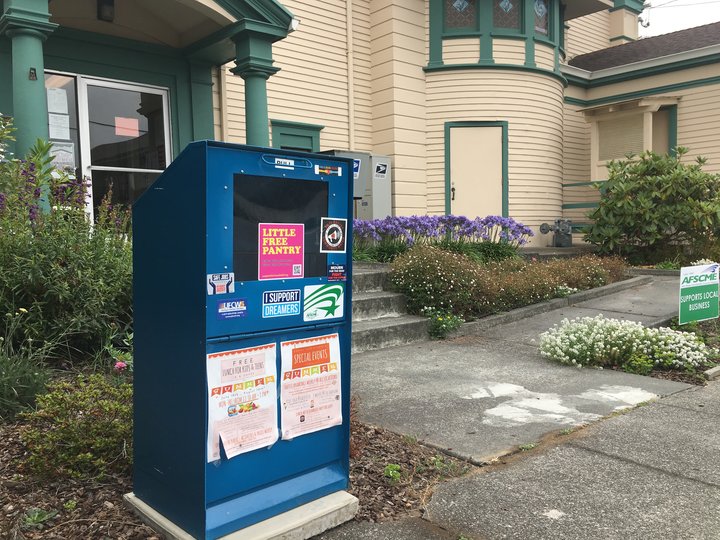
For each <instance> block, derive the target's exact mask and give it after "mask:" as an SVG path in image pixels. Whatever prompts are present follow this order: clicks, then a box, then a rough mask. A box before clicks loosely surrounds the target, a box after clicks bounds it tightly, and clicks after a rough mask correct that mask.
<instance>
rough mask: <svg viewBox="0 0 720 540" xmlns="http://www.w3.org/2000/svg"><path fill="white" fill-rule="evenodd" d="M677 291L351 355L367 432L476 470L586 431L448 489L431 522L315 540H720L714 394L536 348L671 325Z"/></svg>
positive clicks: (654, 286) (664, 284)
mask: <svg viewBox="0 0 720 540" xmlns="http://www.w3.org/2000/svg"><path fill="white" fill-rule="evenodd" d="M676 287H677V278H654V280H653V282H652V283H651V284H649V285H643V286H640V287H637V288H634V289H631V290H629V291H624V292H620V293H616V294H613V295H610V296H607V297H603V298H599V299H596V300H591V301H588V302H583V303H582V304H578V305H576V306H571V307H569V308H564V309H562V310H556V311H552V312H549V313H546V314H542V315H537V316H534V317H530V318H528V319H524V320H522V321H518V322H515V323H509V324H504V325H501V326H497V327H495V328H492V329H491V330H489V331H487V332H485V333H484V334H483V335H482V336H477V337H463V338H458V339H456V340H450V341H446V342H431V343H423V344H419V345H417V344H416V345H409V346H405V347H398V348H395V349H388V350H383V351H373V352H368V353H362V354H358V355H355V356H354V357H353V390H354V392H355V393H356V394H357V395H358V397H359V400H360V417H361V419H362V420H364V421H366V422H369V423H372V424H378V425H381V426H383V427H386V428H389V429H391V430H393V431H396V432H398V433H402V434H406V435H411V436H415V437H417V438H418V439H419V440H421V441H423V442H425V443H428V444H431V445H434V446H437V447H439V448H443V449H445V450H447V451H450V452H452V453H455V454H457V455H460V456H463V457H465V458H467V459H470V460H472V461H474V462H477V463H481V462H487V461H490V460H492V458H493V457H495V456H498V455H502V454H505V453H507V452H509V451H511V450H513V449H516V448H517V447H518V446H520V445H525V444H529V443H535V442H538V441H540V440H541V439H543V437H545V436H546V435H548V434H551V433H559V432H560V431H561V430H563V429H565V428H569V427H575V426H579V425H584V424H591V425H590V426H589V427H587V428H585V429H583V430H580V431H578V432H576V433H574V434H571V435H565V436H563V435H559V436H557V437H556V438H555V439H554V441H553V442H551V443H546V444H542V445H540V447H538V448H537V449H535V450H532V451H529V452H527V453H523V454H521V455H520V456H519V457H518V459H516V460H514V461H513V462H512V463H510V464H508V465H494V466H491V467H485V468H483V469H481V470H480V471H479V472H478V473H477V474H473V475H470V476H468V477H465V478H462V479H459V480H456V481H451V482H447V483H444V484H442V485H441V486H439V487H438V489H436V491H435V494H434V496H433V497H432V499H431V501H430V503H429V505H428V507H427V512H426V519H425V520H405V521H401V522H391V523H384V524H369V523H349V524H346V525H343V526H341V527H339V528H337V529H335V530H333V531H330V532H328V533H325V534H324V535H322V536H321V537H320V538H322V539H327V540H331V539H332V540H334V539H339V538H348V539H350V538H352V539H363V538H373V539H380V540H381V539H395V540H403V539H408V540H409V539H424V538H427V539H456V538H458V537H459V535H460V534H462V535H464V536H465V537H466V538H473V539H500V538H517V539H527V538H537V539H546V538H553V539H554V538H567V539H575V538H578V539H580V538H582V539H589V538H591V539H595V538H598V539H600V538H608V539H610V538H618V539H630V538H632V539H642V538H648V539H651V538H652V539H654V538H672V539H676V538H678V539H679V538H683V539H684V538H720V514H718V513H717V509H718V508H720V472H718V469H717V468H716V466H715V465H716V461H717V460H718V458H720V435H719V434H718V430H717V418H718V415H720V383H711V384H710V385H709V386H708V387H706V388H696V387H690V386H688V385H685V384H681V383H676V382H671V381H664V380H659V379H653V378H649V377H640V376H636V375H630V374H626V373H620V372H614V371H598V370H589V369H584V370H576V369H572V368H569V367H566V366H560V365H557V364H554V363H551V362H549V361H546V360H544V359H542V358H541V357H540V356H539V354H538V353H537V345H536V343H534V342H533V340H534V339H536V338H537V336H538V334H539V333H540V332H541V331H543V330H546V329H547V328H549V327H550V326H552V324H554V323H556V322H558V321H559V320H561V319H562V318H564V317H570V318H572V317H575V316H585V315H594V314H597V313H604V314H605V315H606V316H608V317H615V318H626V319H632V320H640V321H643V322H645V323H656V322H658V321H659V320H662V319H666V318H669V317H671V316H672V315H673V314H674V313H676V311H677V289H676ZM653 400H655V401H653ZM648 401H653V402H652V403H651V404H649V405H647V406H644V407H639V408H637V409H634V410H632V411H630V412H628V413H627V414H623V415H616V416H614V417H612V418H609V419H604V420H602V418H603V417H605V416H607V415H608V414H610V413H613V412H615V411H621V410H623V409H628V408H629V407H632V406H634V405H638V404H641V403H645V402H648Z"/></svg>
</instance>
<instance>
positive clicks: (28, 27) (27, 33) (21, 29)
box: [0, 0, 57, 155]
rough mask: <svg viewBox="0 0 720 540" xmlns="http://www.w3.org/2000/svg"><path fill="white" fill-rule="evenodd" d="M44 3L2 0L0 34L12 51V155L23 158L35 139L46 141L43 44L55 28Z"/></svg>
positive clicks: (31, 0) (46, 119) (38, 0)
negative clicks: (13, 143)
mask: <svg viewBox="0 0 720 540" xmlns="http://www.w3.org/2000/svg"><path fill="white" fill-rule="evenodd" d="M49 19H50V14H49V12H48V2H47V0H22V1H19V0H6V2H5V11H4V13H3V14H2V17H1V18H0V34H5V35H6V36H7V37H8V38H9V39H10V42H11V47H12V53H11V58H12V96H13V109H12V115H13V117H14V120H15V128H16V130H17V131H16V132H15V139H16V142H15V151H16V152H17V154H18V155H22V154H24V153H25V152H26V151H27V150H28V149H29V148H30V147H31V146H32V145H33V144H34V142H35V141H36V140H37V139H38V138H42V139H47V138H48V117H47V112H48V111H47V96H46V93H45V74H44V70H45V62H44V58H43V42H44V41H45V38H46V37H47V35H48V34H49V33H51V32H52V31H53V30H54V29H55V28H57V25H56V24H53V23H50V22H49Z"/></svg>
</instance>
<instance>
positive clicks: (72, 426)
mask: <svg viewBox="0 0 720 540" xmlns="http://www.w3.org/2000/svg"><path fill="white" fill-rule="evenodd" d="M49 390H50V391H49V392H48V393H47V394H44V395H42V396H38V398H37V409H36V410H35V411H33V412H29V413H23V415H22V416H23V418H24V419H25V421H26V426H25V429H24V431H23V433H22V440H23V442H24V443H25V445H26V446H27V449H28V452H29V456H28V458H27V465H28V467H29V468H30V469H31V470H32V471H33V472H35V473H36V474H38V475H39V476H42V477H70V478H102V477H103V476H106V475H111V474H114V473H122V474H129V473H130V470H131V468H132V385H131V384H129V383H126V382H119V381H114V380H111V379H107V378H105V377H103V376H102V375H98V374H95V375H91V376H89V377H84V376H79V377H78V378H77V379H75V380H72V381H62V382H56V383H53V384H52V385H50V387H49Z"/></svg>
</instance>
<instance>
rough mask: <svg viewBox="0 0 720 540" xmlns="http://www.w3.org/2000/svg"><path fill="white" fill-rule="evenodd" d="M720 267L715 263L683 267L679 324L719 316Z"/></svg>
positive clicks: (681, 272)
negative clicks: (719, 289) (719, 276)
mask: <svg viewBox="0 0 720 540" xmlns="http://www.w3.org/2000/svg"><path fill="white" fill-rule="evenodd" d="M718 268H720V265H719V264H717V263H713V264H706V265H702V266H687V267H684V268H682V269H681V271H680V309H679V316H678V323H679V324H687V323H689V322H693V321H707V320H708V319H717V318H718V314H719V307H718V284H719V283H720V279H718Z"/></svg>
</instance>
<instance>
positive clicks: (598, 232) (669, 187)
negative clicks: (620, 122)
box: [585, 148, 720, 263]
mask: <svg viewBox="0 0 720 540" xmlns="http://www.w3.org/2000/svg"><path fill="white" fill-rule="evenodd" d="M686 153H687V149H686V148H678V149H677V156H671V155H658V154H655V153H654V152H644V153H642V154H640V155H639V156H637V157H634V156H631V157H629V159H627V160H621V161H611V162H610V164H609V165H608V171H609V178H608V180H607V182H604V183H602V184H600V183H598V184H597V185H598V187H599V189H600V193H601V195H600V204H599V207H598V208H597V209H596V210H594V211H593V212H592V213H590V215H589V217H590V218H591V219H592V220H593V221H594V223H593V224H592V225H590V226H589V228H588V229H587V232H586V235H585V239H586V240H587V241H588V242H591V243H593V244H595V245H597V246H598V248H599V250H600V252H601V253H617V254H620V255H624V256H628V257H629V258H631V260H633V261H636V262H647V263H656V262H660V261H664V260H682V261H687V260H692V258H693V257H694V258H697V257H707V256H713V254H714V253H715V254H716V253H717V251H718V243H719V238H720V236H719V233H720V175H717V174H710V173H706V172H703V170H702V166H703V165H704V164H705V159H704V158H700V157H699V158H697V160H696V163H693V164H685V163H682V161H681V159H682V157H683V156H684V155H685V154H686ZM713 250H714V253H711V251H713Z"/></svg>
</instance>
